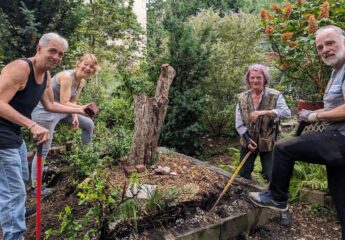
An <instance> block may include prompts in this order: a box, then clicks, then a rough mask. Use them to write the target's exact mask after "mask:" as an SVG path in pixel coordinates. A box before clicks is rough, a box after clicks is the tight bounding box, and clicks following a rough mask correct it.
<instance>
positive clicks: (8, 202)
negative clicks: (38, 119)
mask: <svg viewBox="0 0 345 240" xmlns="http://www.w3.org/2000/svg"><path fill="white" fill-rule="evenodd" d="M67 49H68V43H67V40H66V39H64V38H63V37H61V36H60V35H58V34H56V33H47V34H44V35H43V36H42V37H41V39H40V40H39V43H38V45H37V49H36V50H37V51H36V54H35V56H33V57H31V58H28V59H19V60H15V61H13V62H10V63H9V64H7V65H6V66H5V67H4V68H3V70H2V72H1V75H0V192H1V194H0V213H1V214H0V223H1V227H2V233H3V238H4V239H5V240H9V239H11V240H12V239H13V240H14V239H16V240H18V239H24V233H25V230H26V226H25V217H24V215H25V200H26V193H25V182H26V181H28V180H29V174H28V162H27V158H26V145H25V142H24V141H23V137H22V133H21V128H22V127H25V128H27V129H29V131H30V132H31V134H32V135H33V138H34V139H35V140H36V141H37V144H41V143H44V142H46V141H47V140H48V139H49V138H50V133H49V131H48V130H47V129H45V128H44V127H41V126H40V125H38V124H37V123H35V122H33V121H32V120H31V112H32V110H33V109H34V107H35V106H36V105H37V103H38V102H39V101H41V102H42V104H43V106H44V108H45V109H46V110H47V111H51V112H60V113H78V114H83V115H86V114H85V112H84V109H83V108H76V107H67V106H64V105H62V104H59V103H57V102H54V97H53V91H52V87H51V84H50V73H49V70H50V69H52V68H55V67H56V66H58V65H59V64H60V62H61V60H62V57H63V54H64V52H65V51H66V50H67Z"/></svg>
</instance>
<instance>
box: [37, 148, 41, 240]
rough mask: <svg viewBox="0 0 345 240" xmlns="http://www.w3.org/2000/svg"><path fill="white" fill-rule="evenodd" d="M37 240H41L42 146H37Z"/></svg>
mask: <svg viewBox="0 0 345 240" xmlns="http://www.w3.org/2000/svg"><path fill="white" fill-rule="evenodd" d="M36 176H37V178H36V184H37V185H36V240H40V239H41V193H42V144H40V145H38V146H37V173H36Z"/></svg>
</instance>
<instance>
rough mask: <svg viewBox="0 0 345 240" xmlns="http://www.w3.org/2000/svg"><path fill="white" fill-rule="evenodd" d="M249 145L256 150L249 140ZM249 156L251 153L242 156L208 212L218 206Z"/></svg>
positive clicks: (252, 142) (253, 143) (254, 144)
mask: <svg viewBox="0 0 345 240" xmlns="http://www.w3.org/2000/svg"><path fill="white" fill-rule="evenodd" d="M251 145H253V146H254V147H255V149H256V148H257V145H256V143H255V142H254V141H252V140H251ZM250 154H252V152H251V151H249V152H247V154H246V155H245V156H244V158H243V159H242V161H241V162H240V164H239V165H238V167H237V168H236V170H235V172H234V173H233V174H232V176H231V178H230V180H229V181H228V183H227V184H226V186H225V188H224V190H223V192H222V193H221V194H220V195H219V197H218V199H217V201H216V203H215V204H214V205H213V207H212V208H211V210H210V211H212V210H213V209H214V208H215V207H216V205H217V204H218V202H219V201H220V199H222V197H223V196H224V194H225V193H226V191H227V190H228V189H229V187H230V186H231V184H232V182H233V181H234V180H235V177H236V176H237V174H238V173H239V171H240V170H241V168H242V167H243V165H244V164H245V163H246V161H247V159H248V158H249V156H250Z"/></svg>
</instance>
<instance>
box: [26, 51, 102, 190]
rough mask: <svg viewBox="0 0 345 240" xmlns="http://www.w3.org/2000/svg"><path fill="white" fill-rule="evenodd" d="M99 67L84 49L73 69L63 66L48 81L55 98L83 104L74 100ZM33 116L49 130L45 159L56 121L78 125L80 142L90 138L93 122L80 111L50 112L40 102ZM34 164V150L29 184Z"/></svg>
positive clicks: (62, 101) (44, 147)
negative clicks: (79, 112) (67, 112)
mask: <svg viewBox="0 0 345 240" xmlns="http://www.w3.org/2000/svg"><path fill="white" fill-rule="evenodd" d="M98 70H99V65H98V61H97V58H96V57H95V55H93V54H90V53H87V54H84V55H83V56H82V57H81V58H80V59H78V61H77V63H76V66H75V68H74V69H70V70H65V71H62V72H59V73H57V74H56V75H55V76H54V77H53V78H52V79H51V84H52V88H53V93H54V100H55V101H56V102H59V103H61V104H63V105H65V106H71V107H80V108H85V105H78V103H77V101H78V98H79V96H80V93H81V91H82V89H83V88H84V86H85V84H86V82H87V79H88V78H89V77H90V76H92V75H95V74H96V72H97V71H98ZM31 116H32V120H33V121H35V122H37V123H38V124H39V125H41V126H43V127H45V128H47V129H48V130H49V132H50V133H51V136H50V139H49V140H48V141H47V142H46V143H45V144H43V147H42V158H43V159H45V158H46V156H47V154H48V152H49V149H50V147H51V144H52V140H53V133H54V129H55V127H56V125H57V124H58V123H59V122H65V123H69V124H72V129H74V130H75V129H77V128H81V129H82V136H81V140H82V143H83V144H89V143H91V142H92V136H93V128H94V123H93V121H92V119H90V118H89V117H85V116H83V115H80V114H65V113H52V112H47V111H45V110H44V108H43V106H42V104H41V103H39V104H38V105H37V107H36V108H35V109H34V111H33V112H32V114H31ZM36 164H37V154H36V155H35V156H34V159H33V162H32V167H31V181H32V187H33V188H35V187H36ZM50 193H51V191H50V190H49V189H48V188H44V189H43V190H42V195H43V196H45V195H49V194H50Z"/></svg>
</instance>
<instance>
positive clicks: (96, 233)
mask: <svg viewBox="0 0 345 240" xmlns="http://www.w3.org/2000/svg"><path fill="white" fill-rule="evenodd" d="M106 175H107V174H106V172H102V171H100V172H95V174H93V175H92V176H89V178H88V179H86V180H84V181H83V182H82V183H80V184H79V185H78V188H79V190H80V191H79V192H78V198H79V205H81V206H85V207H86V208H85V207H84V208H83V209H84V210H83V211H86V212H85V213H84V214H82V217H81V218H77V217H76V214H73V210H72V209H71V208H70V207H69V206H66V207H65V209H64V211H63V212H61V213H60V214H59V216H58V218H59V219H60V220H61V224H60V228H59V229H49V230H48V231H47V232H46V236H47V237H50V236H59V237H62V238H64V239H92V238H100V239H107V238H108V237H107V236H108V234H109V231H110V230H109V229H110V228H109V224H110V223H111V222H114V221H116V220H123V221H126V222H127V223H132V224H133V225H134V228H135V229H137V220H138V213H139V211H140V204H139V201H138V200H137V199H136V198H126V197H125V193H124V191H126V186H124V187H123V188H121V187H120V186H118V185H116V186H114V185H112V184H111V181H109V179H107V177H106ZM99 176H103V177H99ZM104 176H105V177H104ZM138 181H139V179H138V176H134V175H133V177H131V178H130V184H135V183H138Z"/></svg>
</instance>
